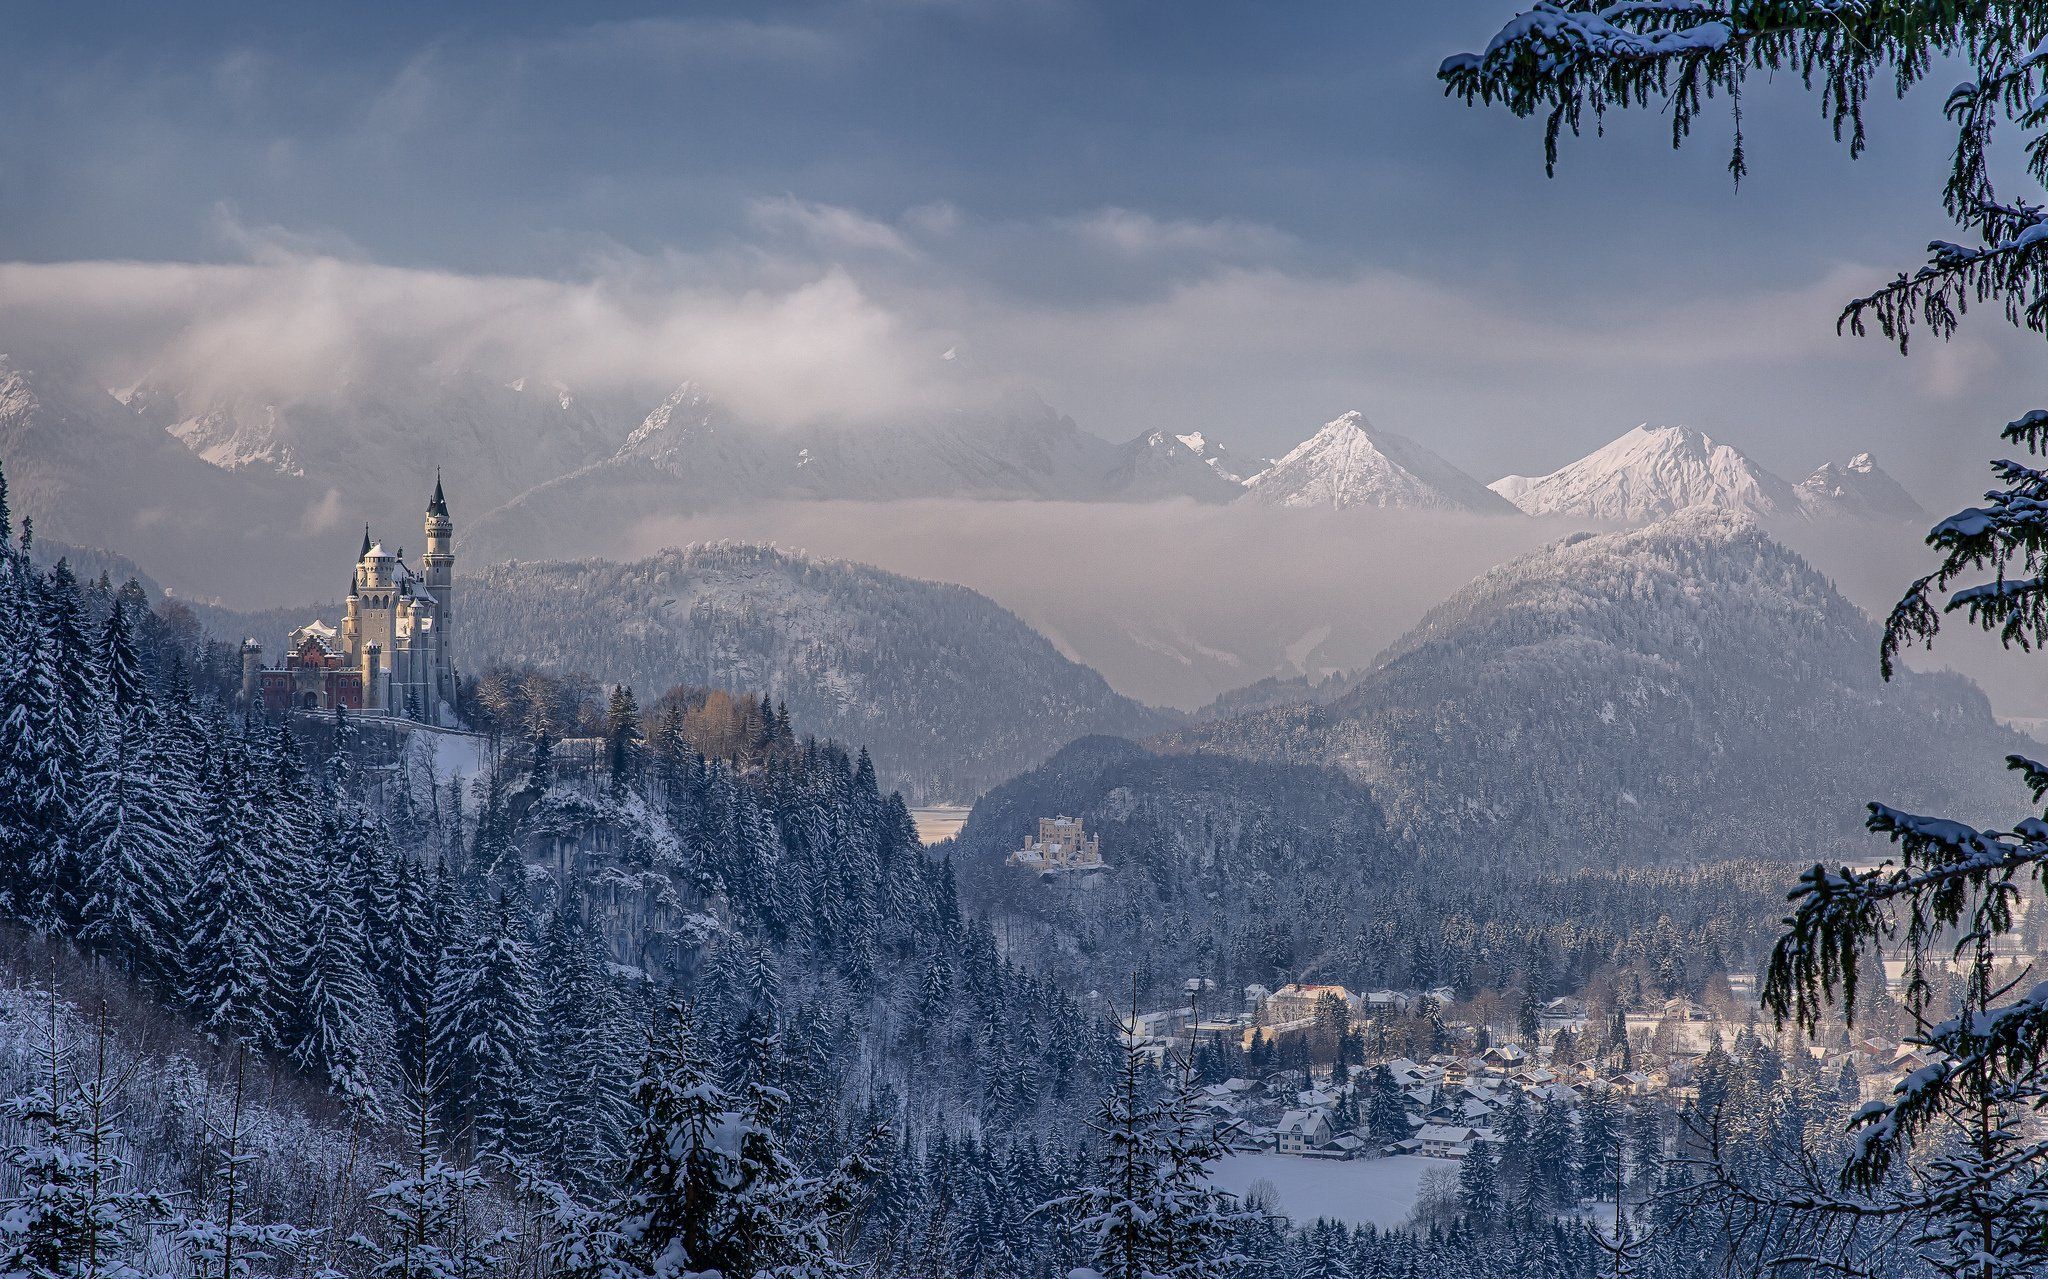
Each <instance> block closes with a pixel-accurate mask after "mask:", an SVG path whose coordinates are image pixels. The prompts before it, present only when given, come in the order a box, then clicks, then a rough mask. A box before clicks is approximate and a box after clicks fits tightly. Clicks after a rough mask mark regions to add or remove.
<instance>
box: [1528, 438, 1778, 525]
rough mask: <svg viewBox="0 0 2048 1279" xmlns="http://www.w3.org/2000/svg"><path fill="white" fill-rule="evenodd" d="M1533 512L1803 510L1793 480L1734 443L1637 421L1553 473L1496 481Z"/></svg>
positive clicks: (1613, 516) (1627, 517)
mask: <svg viewBox="0 0 2048 1279" xmlns="http://www.w3.org/2000/svg"><path fill="white" fill-rule="evenodd" d="M1488 487H1490V488H1491V489H1492V490H1493V491H1494V492H1495V493H1498V494H1500V495H1501V496H1502V497H1504V498H1506V499H1508V500H1509V501H1511V502H1513V503H1514V504H1515V505H1516V506H1519V507H1520V508H1522V510H1523V511H1525V512H1527V513H1528V514H1530V515H1567V516H1577V517H1579V518H1582V519H1594V520H1608V521H1615V522H1621V523H1632V522H1635V521H1640V520H1651V519H1658V518H1661V517H1663V516H1666V515H1670V514H1672V513H1673V512H1676V511H1682V510H1684V509H1686V508H1687V507H1692V506H1712V507H1718V508H1721V509H1723V510H1731V511H1743V512H1747V513H1748V514H1751V515H1760V516H1768V515H1777V514H1781V513H1784V512H1796V511H1798V510H1799V509H1801V506H1800V500H1799V497H1798V495H1797V494H1796V493H1795V492H1794V491H1793V489H1792V486H1791V485H1789V484H1787V483H1786V482H1785V481H1784V480H1781V479H1779V478H1778V477H1777V476H1775V475H1773V474H1771V473H1770V472H1769V471H1767V470H1765V469H1764V468H1763V467H1761V466H1759V465H1757V464H1756V463H1755V462H1753V461H1751V460H1750V459H1749V458H1748V457H1747V456H1745V455H1744V454H1743V453H1742V452H1741V451H1740V450H1738V449H1736V448H1735V447H1734V446H1733V445H1729V444H1723V443H1721V442H1719V441H1717V440H1715V439H1713V438H1712V437H1711V436H1709V435H1707V434H1706V433H1705V432H1704V431H1700V430H1697V429H1695V428H1693V427H1689V426H1650V425H1648V424H1647V423H1646V424H1644V425H1642V426H1638V427H1636V428H1635V429H1634V430H1632V431H1629V432H1628V433H1627V434H1625V435H1623V436H1621V437H1620V438H1619V439H1616V440H1613V441H1611V442H1610V443H1608V444H1605V445H1603V446H1601V447H1600V448H1598V449H1595V450H1594V451H1593V452H1591V453H1588V454H1587V455H1586V456H1584V457H1582V458H1580V459H1579V460H1578V461H1576V462H1573V463H1571V464H1570V465H1568V466H1565V467H1563V468H1562V469H1559V470H1556V471H1552V472H1551V473H1550V474H1548V475H1541V476H1525V475H1508V476H1503V477H1502V478H1500V479H1498V480H1495V481H1494V482H1493V483H1492V484H1491V485H1489V486H1488Z"/></svg>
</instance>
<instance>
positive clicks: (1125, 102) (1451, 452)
mask: <svg viewBox="0 0 2048 1279" xmlns="http://www.w3.org/2000/svg"><path fill="white" fill-rule="evenodd" d="M1513 7H1514V5H1513V4H1512V3H1511V2H1510V0H1439V2H1432V3H1411V4H1402V5H1397V4H1394V3H1390V2H1388V0H1350V2H1349V3H1330V4H1267V5H1254V4H1249V3H1238V4H1209V3H1158V4H1148V3H1133V4H1086V3H1065V2H1062V0H1011V2H1009V3H978V2H975V0H951V2H949V0H924V2H916V0H903V2H897V3H891V2H886V0H872V2H869V3H852V4H807V5H783V6H774V5H744V6H742V5H734V6H717V5H697V6H687V7H683V6H673V7H667V8H653V7H648V6H632V5H592V4H584V5H576V6H564V5H546V6H540V5H535V6H530V7H525V8H520V7H515V6H506V5H491V6H474V7H465V6H455V5H447V4H434V5H412V4H407V5H395V4H394V5H322V6H297V5H294V6H278V5H274V4H266V5H241V4H220V3H210V4H202V5H195V4H172V5H166V4H161V3H137V4H123V5H109V4H75V5H49V4H34V5H21V4H9V5H0V16H4V28H5V30H6V31H7V32H8V39H7V40H6V41H5V42H4V43H0V110H4V112H5V118H6V120H7V124H8V127H7V128H6V129H4V130H0V261H6V262H11V263H14V264H17V265H15V266H13V267H9V268H5V269H4V273H0V341H7V340H11V341H13V342H15V343H17V344H20V343H22V342H25V341H27V340H29V339H30V338H31V337H39V336H40V337H47V336H48V335H51V334H56V335H60V336H62V337H63V338H66V339H74V338H75V339H78V340H80V341H84V342H87V343H97V344H99V345H102V346H104V347H105V348H106V349H108V350H109V351H118V352H119V353H120V356H121V358H122V359H125V360H128V361H129V362H130V363H131V364H132V363H134V362H136V361H144V362H147V361H150V360H156V359H161V358H168V357H164V356H162V354H161V353H160V352H159V351H158V350H157V349H156V347H157V346H159V345H162V344H173V345H175V344H177V343H178V342H180V341H181V334H182V335H183V336H184V338H185V339H189V338H190V335H189V334H188V333H186V332H185V330H187V329H189V328H190V327H191V326H192V325H193V324H195V322H196V323H197V324H198V325H200V326H202V327H204V326H206V325H209V324H216V325H218V327H217V328H216V329H215V330H213V331H210V332H209V334H208V335H207V338H206V340H205V341H203V342H200V341H196V340H186V341H185V345H184V346H183V347H182V348H180V350H181V355H180V357H179V358H186V359H194V360H215V361H218V360H225V359H229V358H230V355H229V353H231V356H232V359H233V360H237V361H241V362H244V363H246V364H247V365H248V366H250V367H261V366H263V365H264V363H265V361H267V360H271V359H273V358H274V359H275V360H276V362H277V364H278V366H279V368H281V369H283V370H284V371H283V372H280V373H278V374H277V377H278V379H279V380H280V382H281V383H283V384H290V382H291V381H292V380H293V379H294V378H297V377H303V376H309V375H310V374H309V372H308V371H309V369H313V368H316V367H317V366H319V365H320V364H321V363H322V362H323V361H329V360H333V359H335V358H341V357H338V356H337V355H336V353H337V352H349V351H358V350H359V349H362V348H366V347H367V348H378V349H383V347H381V346H380V343H381V342H384V339H385V338H387V337H388V336H389V334H391V333H397V334H398V335H399V336H398V337H397V338H396V339H392V340H391V342H390V343H387V344H386V345H395V346H397V347H399V348H402V349H405V350H423V349H432V350H434V351H435V353H436V355H437V356H439V357H440V358H444V359H449V360H458V361H459V360H465V359H478V360H482V359H486V358H504V359H512V360H516V361H524V362H525V363H526V364H528V365H535V366H538V365H550V366H553V365H556V364H558V365H559V368H558V369H555V370H554V371H559V372H561V373H563V374H564V375H565V376H572V377H580V378H583V379H595V380H606V379H612V380H621V381H626V382H632V383H634V384H636V385H637V384H642V383H644V384H649V385H652V384H659V383H663V382H666V381H672V380H675V379H677V378H680V377H683V376H687V375H695V376H699V377H702V378H705V379H706V380H709V381H711V382H712V383H713V384H714V386H718V385H719V383H720V380H721V378H727V379H730V381H731V386H730V387H726V388H721V389H727V390H730V391H731V393H732V394H733V395H734V397H735V398H737V399H740V400H742V401H746V402H748V403H750V404H751V405H752V406H753V407H755V408H756V409H758V410H759V411H760V412H761V413H763V414H764V415H768V416H773V415H774V414H776V413H777V412H783V413H786V414H788V415H803V414H815V413H820V412H825V413H829V412H834V411H840V410H841V409H842V408H843V411H844V412H846V413H848V414H852V415H858V414H861V413H867V412H875V413H881V412H890V411H894V410H896V409H899V408H901V407H903V406H904V405H906V404H910V403H914V402H916V401H918V400H919V399H921V398H924V397H926V396H928V395H937V396H941V397H945V396H954V395H959V394H964V393H966V392H965V391H964V390H963V388H964V387H967V386H970V385H972V386H974V387H977V388H978V387H979V385H980V383H981V381H983V380H990V381H998V380H1017V381H1022V382H1025V383H1028V384H1029V385H1032V386H1034V387H1036V388H1037V389H1038V390H1039V391H1040V392H1041V393H1042V394H1043V395H1044V396H1045V397H1046V398H1047V399H1048V400H1049V401H1050V402H1052V403H1054V404H1055V405H1057V406H1059V407H1061V408H1062V409H1064V410H1066V411H1067V412H1069V413H1071V414H1073V415H1074V416H1075V418H1076V419H1077V420H1078V421H1080V422H1081V424H1082V425H1083V426H1085V427H1087V428H1089V429H1091V430H1094V431H1096V432H1097V433H1099V434H1102V435H1106V436H1111V437H1122V436H1127V435H1129V434H1132V433H1134V432H1136V431H1137V430H1139V429H1141V428H1150V427H1155V426H1176V427H1180V428H1182V429H1186V428H1194V427H1199V428H1202V429H1206V430H1210V431H1212V432H1214V433H1216V434H1217V435H1219V436H1220V437H1222V438H1223V439H1224V440H1225V441H1226V442H1228V443H1232V444H1234V445H1237V446H1239V447H1240V448H1241V449H1243V450H1244V451H1248V452H1267V451H1275V450H1278V449H1281V448H1284V447H1285V446H1286V445H1288V444H1290V443H1292V442H1293V441H1294V440H1295V439H1298V438H1299V437H1301V436H1302V435H1304V434H1306V433H1307V431H1308V430H1309V429H1311V428H1312V427H1313V426H1314V425H1315V424H1316V423H1317V422H1320V421H1322V420H1323V419H1325V418H1328V417H1332V416H1335V415H1336V414H1337V413H1339V412H1341V411H1343V410H1345V409H1348V408H1353V407H1356V408H1361V409H1363V410H1365V411H1366V412H1367V413H1368V414H1369V415H1370V416H1372V417H1373V418H1374V420H1376V421H1378V422H1379V423H1381V424H1382V425H1384V426H1389V427H1393V428H1395V429H1398V430H1402V431H1405V432H1408V433H1410V434H1412V435H1415V436H1417V437H1419V438H1421V439H1423V440H1425V441H1426V442H1429V443H1432V444H1434V445H1435V446H1436V447H1438V448H1439V449H1440V450H1441V451H1443V452H1444V453H1445V454H1447V455H1448V456H1450V457H1451V458H1452V459H1453V460H1454V461H1457V462H1460V463H1461V464H1464V465H1466V466H1468V467H1470V468H1471V469H1473V470H1475V471H1477V472H1480V473H1482V478H1488V479H1490V478H1492V477H1493V475H1495V474H1498V473H1500V472H1502V471H1505V470H1547V469H1549V468H1551V467H1553V466H1556V465H1558V464H1561V463H1562V462H1564V461H1566V460H1568V459H1569V458H1570V457H1572V456H1575V455H1577V454H1578V453H1580V452H1582V451H1584V450H1585V449H1586V448H1589V447H1591V446H1593V445H1595V444H1597V443H1599V442H1601V441H1603V440H1605V439H1607V438H1609V437H1611V436H1613V435H1616V434H1618V433H1620V432H1621V431H1622V430H1624V429H1626V428H1627V427H1629V426H1632V425H1634V424H1635V423H1636V422H1638V421H1641V420H1646V419H1647V420H1656V421H1684V422H1690V423H1693V424H1696V425H1699V426H1702V427H1704V428H1706V429H1707V430H1709V431H1710V432H1712V433H1715V434H1719V435H1723V436H1725V437H1726V438H1728V439H1730V440H1731V441H1733V442H1735V443H1737V444H1738V445H1741V446H1743V447H1745V448H1747V449H1748V450H1750V451H1751V452H1753V453H1755V454H1756V455H1757V456H1759V457H1760V458H1761V459H1762V460H1764V461H1765V462H1766V463H1768V464H1770V465H1772V466H1774V467H1777V468H1778V469H1780V470H1782V471H1785V472H1789V473H1792V475H1793V478H1797V477H1798V475H1799V474H1803V473H1804V471H1805V470H1806V469H1808V468H1810V467H1811V466H1812V465H1813V464H1815V463H1817V462H1819V461H1820V460H1822V459H1823V457H1826V456H1831V455H1837V454H1846V453H1847V452H1850V451H1854V450H1856V449H1859V448H1863V447H1875V448H1876V449H1878V451H1879V453H1880V458H1881V460H1886V461H1888V462H1890V463H1891V464H1893V466H1894V469H1897V470H1899V471H1901V472H1902V473H1904V478H1906V479H1907V480H1908V482H1909V484H1912V485H1914V487H1916V488H1917V489H1919V491H1921V492H1922V494H1923V495H1924V496H1928V497H1930V498H1933V499H1935V500H1945V499H1946V498H1947V497H1949V496H1950V495H1951V494H1952V493H1954V492H1958V491H1967V489H1968V488H1969V487H1970V486H1974V485H1976V484H1977V482H1978V480H1977V474H1978V473H1977V471H1976V468H1975V463H1974V459H1976V458H1979V457H1981V456H1984V455H1986V454H1988V453H1990V452H1992V451H1994V445H1993V441H1992V440H1991V428H1992V427H1993V426H1994V425H1995V424H1996V423H1998V422H2002V421H2003V420H2005V418H2006V417H2009V416H2012V415H2013V414H2015V413H2017V412H2019V411H2020V410H2023V409H2026V408H2030V407H2033V404H2032V403H2031V401H2030V398H2029V397H2032V396H2034V395H2036V394H2037V393H2038V392H2039V391H2040V389H2041V387H2040V382H2041V378H2040V371H2041V370H2042V369H2043V367H2044V364H2043V361H2042V359H2041V354H2042V353H2041V352H2040V351H2039V350H2038V349H2037V348H2038V340H2037V339H2028V338H2010V337H2007V336H2005V335H2003V334H2001V333H2000V332H1999V331H1998V330H1999V324H2000V322H1999V321H1998V320H1997V319H1995V318H1993V317H1988V316H1987V317H1985V318H1984V319H1982V320H1980V321H1978V322H1976V323H1975V324H1973V325H1971V326H1970V328H1969V329H1968V331H1967V332H1968V340H1967V341H1965V342H1964V343H1963V344H1961V345H1960V346H1959V347H1957V348H1955V349H1952V350H1948V351H1938V350H1936V349H1935V348H1934V346H1933V345H1932V344H1929V345H1928V347H1927V348H1926V349H1925V350H1924V351H1919V352H1916V354H1915V356H1914V357H1913V358H1912V359H1910V360H1901V359H1899V357H1897V356H1896V354H1892V353H1888V352H1887V350H1886V349H1885V348H1884V347H1883V346H1882V344H1881V343H1880V342H1878V341H1875V340H1867V341H1863V342H1855V341H1852V340H1849V339H1837V338H1835V337H1834V335H1833V327H1832V321H1833V315H1834V312H1835V309H1836V304H1837V303H1838V302H1839V300H1840V299H1841V297H1842V296H1844V295H1845V294H1846V293H1847V292H1849V291H1851V290H1852V289H1855V288H1859V287H1865V286H1868V285H1871V284H1874V283H1875V282H1877V281H1879V280H1881V279H1883V278H1885V277H1886V276H1887V275H1888V274H1889V273H1890V272H1891V271H1893V270H1895V269H1897V268H1899V267H1901V266H1910V265H1912V264H1914V263H1915V262H1916V261H1917V254H1918V248H1919V246H1920V245H1921V244H1923V243H1924V242H1925V241H1926V240H1927V239H1928V238H1930V237H1931V236H1934V235H1937V234H1947V233H1949V232H1948V229H1947V227H1946V225H1945V223H1944V221H1943V219H1942V217H1941V214H1940V211H1939V207H1938V201H1937V198H1936V197H1937V195H1938V187H1939V180H1940V176H1941V169H1942V166H1943V165H1944V163H1945V159H1946V156H1945V148H1946V145H1947V137H1946V135H1945V133H1944V131H1943V128H1942V122H1941V120H1940V118H1939V98H1940V96H1941V93H1942V92H1943V91H1944V90H1945V88H1946V85H1945V84H1939V85H1935V86H1932V87H1931V88H1930V89H1928V90H1925V91H1922V92H1921V93H1919V94H1918V95H1916V97H1915V98H1914V99H1912V100H1910V101H1909V102H1908V103H1907V104H1905V105H1904V106H1897V105H1894V104H1891V103H1889V102H1887V103H1884V104H1882V105H1880V106H1879V107H1878V108H1877V109H1876V110H1875V111H1874V112H1873V119H1872V146H1871V151H1870V153H1869V154H1868V155H1867V156H1866V157H1865V158H1863V159H1862V160H1860V161H1855V162H1851V161H1850V160H1849V159H1848V158H1847V155H1846V153H1845V152H1844V150H1843V149H1842V148H1840V147H1839V146H1837V145H1836V144H1834V143H1833V142H1832V140H1831V139H1830V138H1829V136H1828V132H1827V128H1826V126H1825V124H1824V122H1823V121H1822V120H1821V119H1820V118H1819V112H1818V106H1817V102H1816V101H1815V100H1814V99H1812V98H1810V97H1808V96H1806V95H1805V94H1804V93H1803V92H1801V91H1800V89H1799V87H1798V86H1797V85H1796V84H1792V83H1788V84H1784V85H1779V86H1765V85H1758V86H1757V87H1756V88H1755V89H1754V90H1753V91H1752V93H1751V94H1750V95H1749V98H1748V101H1747V104H1746V105H1747V108H1748V116H1747V122H1748V131H1749V136H1750V148H1749V149H1750V154H1751V164H1752V174H1751V177H1750V178H1749V180H1748V181H1747V182H1746V183H1745V184H1744V186H1743V188H1742V190H1741V191H1740V193H1737V192H1735V191H1733V190H1731V188H1730V185H1729V182H1728V180H1727V176H1726V174H1725V172H1724V168H1723V166H1724V164H1725V162H1726V158H1727V148H1726V143H1727V136H1728V132H1729V126H1728V124H1727V121H1726V119H1725V117H1724V116H1720V115H1711V116H1709V117H1708V118H1707V119H1706V120H1704V121H1703V122H1702V124H1701V127H1700V130H1699V136H1698V137H1697V138H1696V139H1695V141H1694V142H1693V143H1692V144H1691V145H1689V146H1688V147H1687V148H1686V149H1685V150H1683V151H1681V152H1678V153H1676V154H1674V153H1673V152H1672V151H1671V150H1670V147H1669V139H1668V132H1667V127H1668V126H1667V123H1666V121H1665V120H1664V118H1663V117H1662V116H1660V115H1657V114H1654V113H1643V114H1640V115H1638V116H1633V117H1627V118H1617V119H1614V120H1612V121H1610V129H1609V136H1608V137H1607V138H1606V139H1604V140H1599V141H1595V140H1591V139H1587V140H1582V141H1580V142H1577V143H1572V144H1568V145H1567V146H1566V148H1565V154H1564V160H1563V165H1562V167H1561V170H1560V174H1559V177H1558V178H1557V179H1555V180H1546V179H1545V178H1544V177H1543V173H1542V166H1541V159H1542V157H1541V146H1540V136H1539V135H1540V126H1539V125H1538V124H1537V123H1535V122H1525V121H1516V120H1513V119H1511V118H1510V117H1507V116H1506V115H1505V114H1503V113H1500V112H1498V111H1489V110H1484V109H1472V108H1467V107H1464V106H1462V105H1460V104H1456V103H1452V102H1449V101H1446V100H1445V99H1444V98H1443V97H1442V96H1441V94H1440V92H1439V90H1438V88H1437V85H1436V83H1435V80H1434V75H1433V73H1434V70H1435V67H1436V65H1437V63H1438V61H1439V60H1440V59H1441V58H1442V57H1443V56H1444V55H1445V54H1446V53H1450V52H1454V51H1458V50H1462V49H1467V48H1472V47H1476V46H1478V45H1480V44H1482V43H1483V42H1484V41H1485V39H1486V38H1487V37H1488V35H1490V34H1491V32H1492V31H1493V30H1494V29H1495V27H1496V26H1497V25H1498V22H1499V21H1500V19H1502V18H1503V17H1505V16H1506V15H1507V14H1508V13H1509V12H1511V10H1512V9H1513ZM23 264H34V266H33V269H32V268H31V267H30V266H29V265H23ZM116 264H119V265H116ZM171 264H188V265H185V266H172V265H171ZM192 264H196V265H198V266H200V267H203V268H204V269H200V270H194V269H191V265H192ZM10 294H11V295H12V296H11V298H10V296H9V295H10ZM224 315H232V317H233V318H234V322H233V323H227V322H225V321H223V320H222V317H223V316H224ZM423 315H424V316H429V317H431V323H428V322H426V321H423V320H421V319H420V318H419V317H421V316H423ZM273 347H275V348H276V349H275V350H273ZM558 351H559V352H561V353H562V354H561V355H560V358H559V360H557V359H556V353H557V352H558ZM948 351H951V352H952V353H953V358H952V359H949V360H943V361H942V360H941V356H942V354H943V353H945V352H948ZM388 353H389V352H388V351H386V354H388ZM600 353H602V354H600ZM807 361H808V362H810V364H811V367H808V368H805V367H799V366H805V365H806V362H807ZM793 385H802V386H803V387H805V388H806V389H805V391H804V393H803V394H802V395H795V396H789V397H786V398H784V399H778V398H777V396H778V394H780V393H781V392H783V391H785V390H787V388H789V387H791V386H793ZM933 388H936V389H935V390H934V389H933ZM835 397H843V405H842V404H839V403H836V402H835ZM1966 463H1967V466H1966Z"/></svg>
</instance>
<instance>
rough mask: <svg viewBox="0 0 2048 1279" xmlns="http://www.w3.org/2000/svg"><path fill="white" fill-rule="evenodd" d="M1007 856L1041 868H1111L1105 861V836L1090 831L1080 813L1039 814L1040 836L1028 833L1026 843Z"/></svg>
mask: <svg viewBox="0 0 2048 1279" xmlns="http://www.w3.org/2000/svg"><path fill="white" fill-rule="evenodd" d="M1006 860H1007V862H1008V864H1009V865H1012V866H1025V867H1029V868H1030V869H1032V870H1036V871H1041V872H1053V871H1066V870H1105V869H1107V867H1105V866H1104V865H1103V863H1102V837H1101V836H1100V835H1090V834H1089V833H1088V828H1087V827H1086V825H1084V824H1083V823H1082V821H1081V819H1080V818H1078V817H1041V818H1039V819H1038V835H1037V837H1036V838H1034V837H1032V836H1029V835H1026V836H1025V837H1024V847H1022V848H1020V849H1018V850H1017V851H1016V852H1014V853H1011V854H1010V856H1009V857H1008V858H1007V859H1006Z"/></svg>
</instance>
